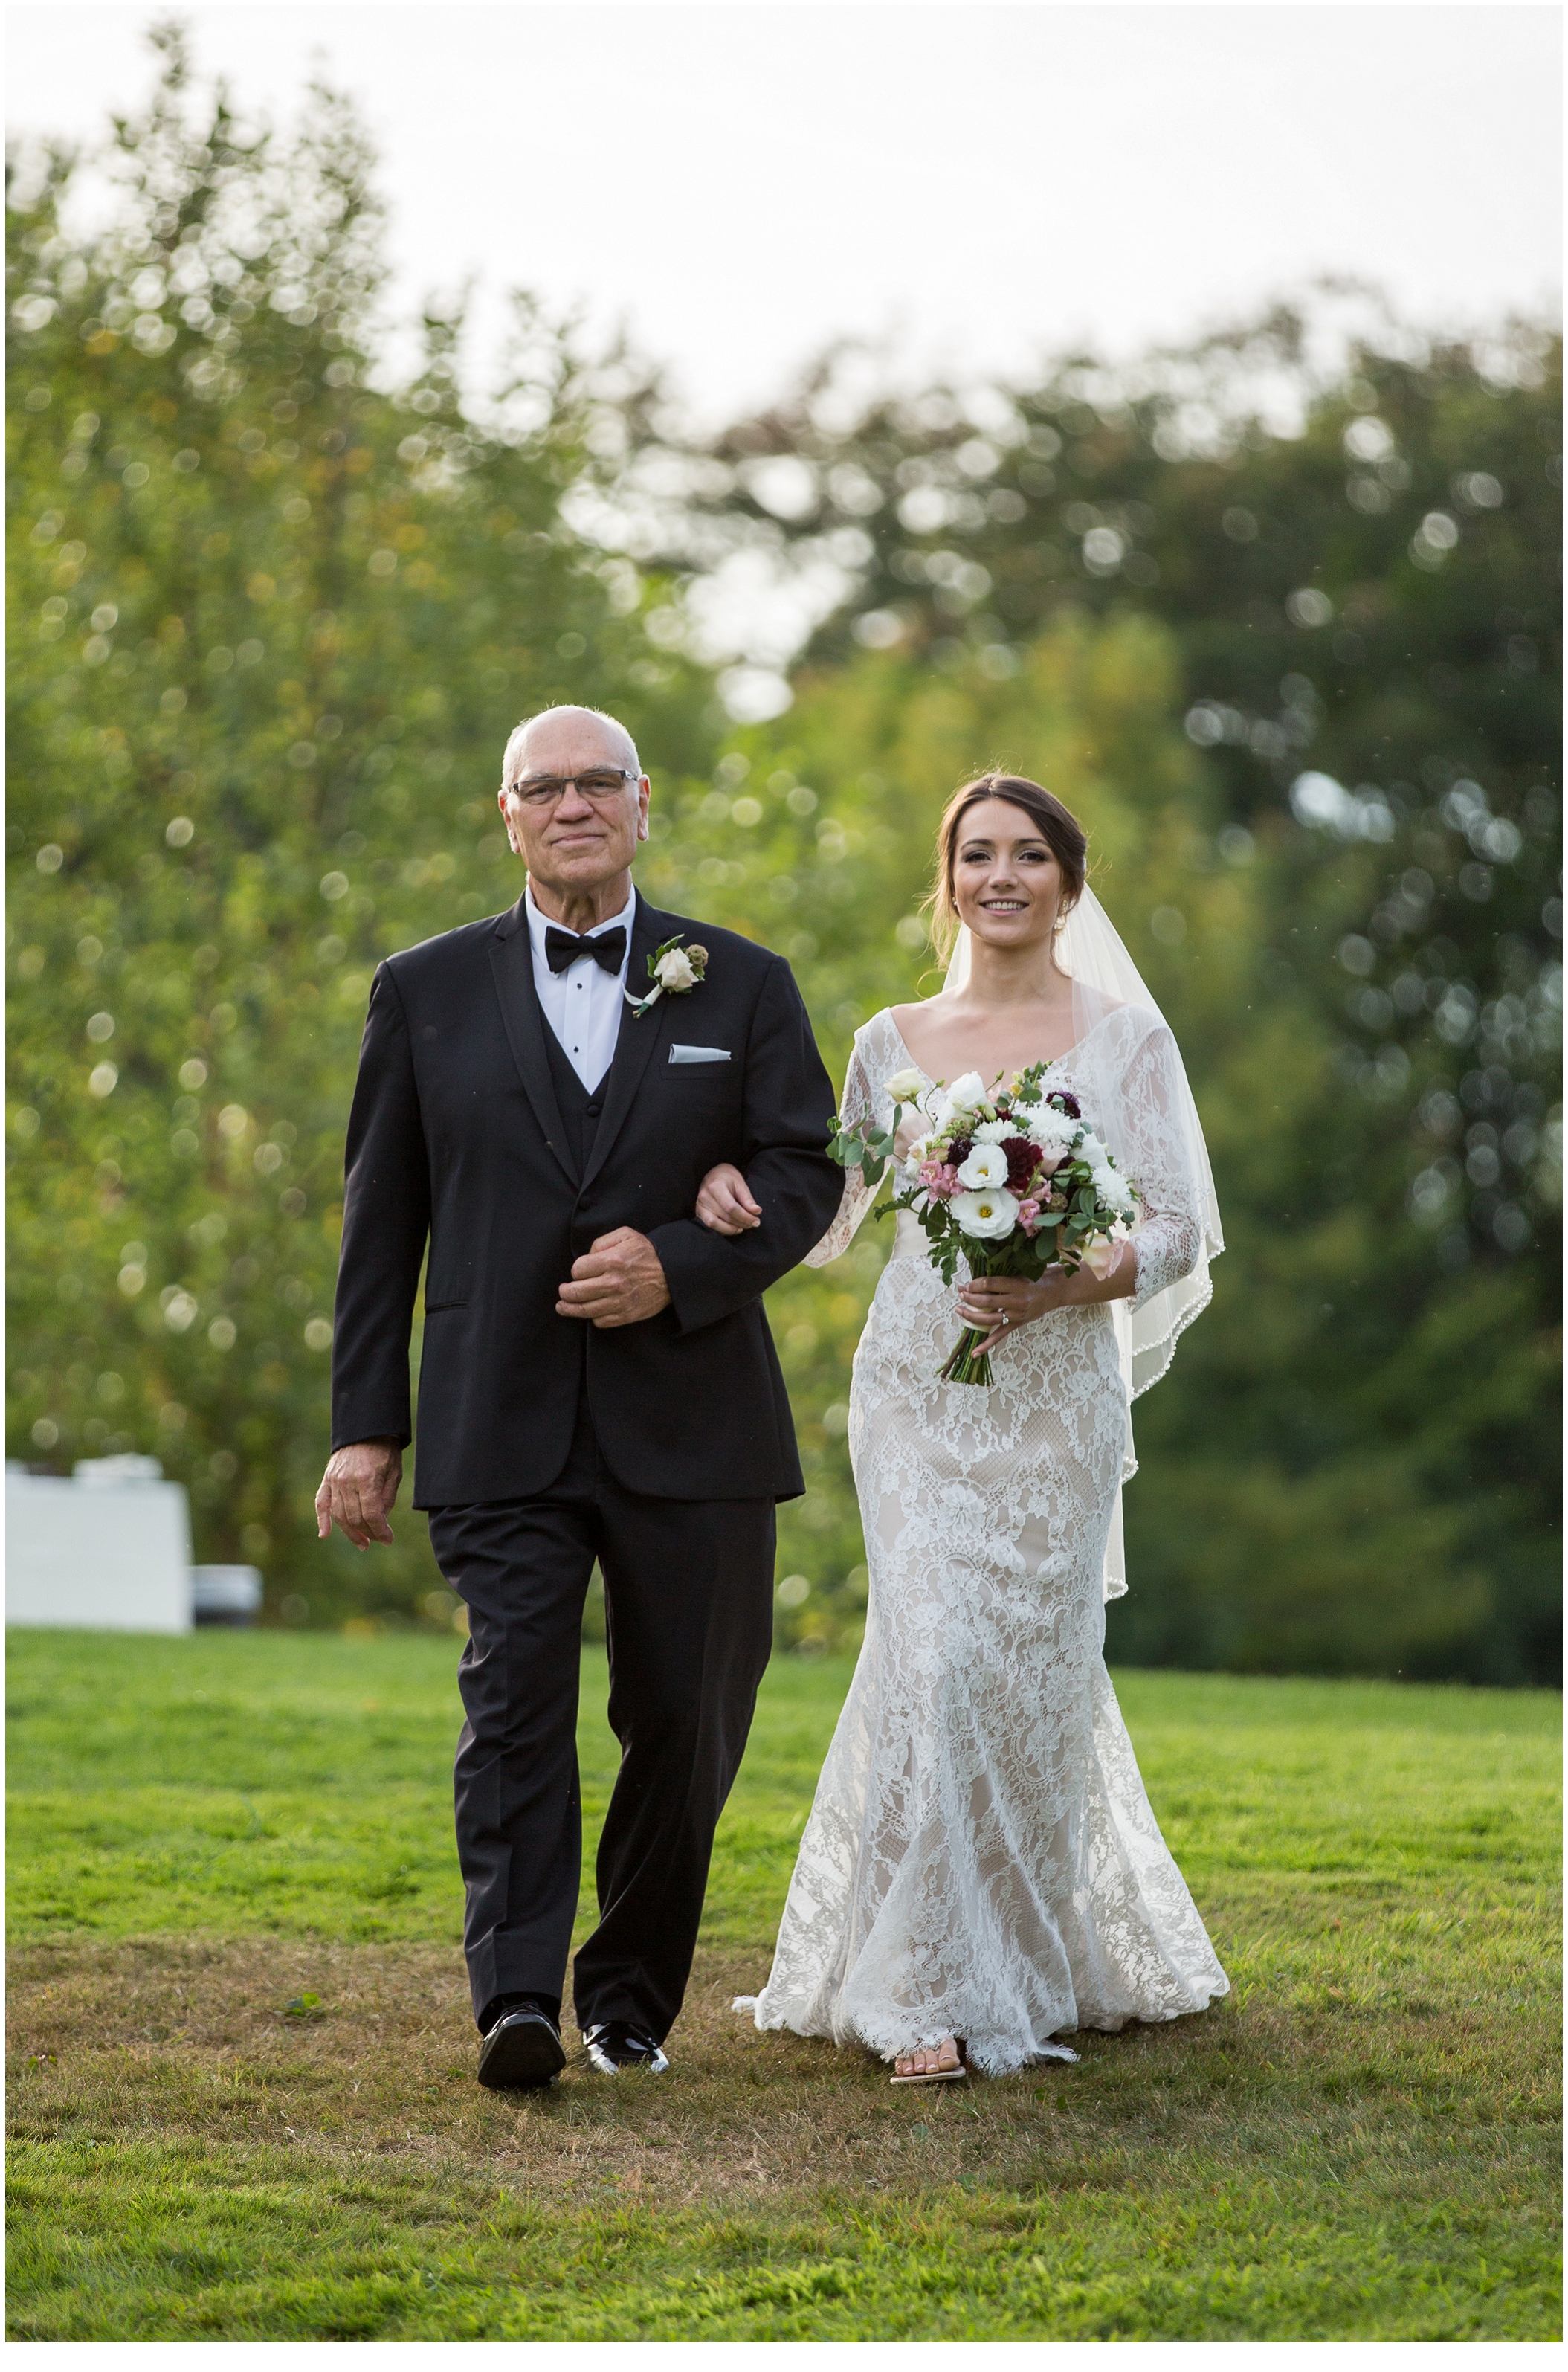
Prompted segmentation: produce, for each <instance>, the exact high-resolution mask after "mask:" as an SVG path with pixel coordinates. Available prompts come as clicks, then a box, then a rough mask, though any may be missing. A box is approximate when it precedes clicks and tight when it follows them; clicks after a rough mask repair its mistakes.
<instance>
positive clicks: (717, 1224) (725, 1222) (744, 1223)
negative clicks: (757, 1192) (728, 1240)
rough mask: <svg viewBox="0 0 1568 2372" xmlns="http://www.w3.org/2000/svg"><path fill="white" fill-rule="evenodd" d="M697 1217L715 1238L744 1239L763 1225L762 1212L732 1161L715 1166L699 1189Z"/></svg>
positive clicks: (717, 1163) (718, 1163)
mask: <svg viewBox="0 0 1568 2372" xmlns="http://www.w3.org/2000/svg"><path fill="white" fill-rule="evenodd" d="M697 1216H698V1217H699V1219H701V1221H702V1222H703V1227H711V1228H712V1229H713V1231H714V1235H715V1236H739V1235H744V1233H745V1232H746V1229H747V1228H748V1227H761V1224H762V1213H761V1207H760V1205H759V1204H757V1203H754V1202H753V1201H752V1199H751V1191H750V1189H749V1186H748V1185H747V1183H746V1180H745V1179H744V1178H743V1177H742V1176H741V1174H740V1172H739V1170H738V1169H737V1168H736V1167H735V1164H734V1163H733V1162H732V1161H720V1162H715V1164H714V1167H713V1169H710V1170H709V1172H708V1174H707V1176H706V1177H705V1178H704V1179H703V1182H702V1184H701V1185H700V1186H699V1187H698V1189H697Z"/></svg>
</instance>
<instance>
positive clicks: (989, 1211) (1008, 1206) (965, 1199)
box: [947, 1162, 1018, 1242]
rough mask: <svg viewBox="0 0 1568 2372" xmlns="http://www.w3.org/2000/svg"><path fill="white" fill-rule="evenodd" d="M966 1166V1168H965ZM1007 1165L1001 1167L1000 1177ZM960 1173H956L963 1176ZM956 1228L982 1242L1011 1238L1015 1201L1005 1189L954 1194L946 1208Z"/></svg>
mask: <svg viewBox="0 0 1568 2372" xmlns="http://www.w3.org/2000/svg"><path fill="white" fill-rule="evenodd" d="M968 1166H969V1165H968V1164H967V1163H966V1164H965V1168H966V1169H967V1168H968ZM1006 1168H1007V1165H1006V1163H1005V1162H1004V1163H1003V1165H1002V1169H1003V1174H1004V1175H1005V1174H1006ZM963 1174H964V1173H963V1170H962V1169H960V1170H959V1172H958V1175H959V1177H960V1178H961V1177H962V1176H963ZM947 1208H948V1210H949V1211H950V1212H951V1213H952V1215H953V1220H954V1224H955V1226H957V1227H958V1228H960V1229H961V1231H962V1232H963V1234H965V1235H966V1236H974V1237H976V1238H979V1239H980V1240H981V1242H984V1241H985V1240H987V1239H988V1238H990V1237H992V1236H1010V1235H1011V1234H1012V1232H1013V1227H1014V1224H1015V1222H1016V1219H1017V1216H1018V1198H1017V1196H1016V1194H1009V1193H1008V1192H1007V1189H1006V1188H1005V1186H987V1187H982V1188H981V1191H980V1192H978V1193H974V1194H955V1195H954V1197H953V1199H952V1201H951V1202H950V1203H948V1205H947Z"/></svg>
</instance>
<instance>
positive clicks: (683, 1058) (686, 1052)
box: [669, 1046, 729, 1063]
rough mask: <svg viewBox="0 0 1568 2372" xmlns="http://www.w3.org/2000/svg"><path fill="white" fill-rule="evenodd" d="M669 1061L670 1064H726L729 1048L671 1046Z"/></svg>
mask: <svg viewBox="0 0 1568 2372" xmlns="http://www.w3.org/2000/svg"><path fill="white" fill-rule="evenodd" d="M669 1059H670V1061H671V1062H672V1063H727V1062H728V1060H729V1048H728V1047H727V1046H672V1047H671V1048H670V1050H669Z"/></svg>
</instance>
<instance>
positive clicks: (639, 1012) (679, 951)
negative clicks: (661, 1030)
mask: <svg viewBox="0 0 1568 2372" xmlns="http://www.w3.org/2000/svg"><path fill="white" fill-rule="evenodd" d="M707 969H708V950H707V948H696V947H691V948H683V947H682V946H681V944H680V939H679V935H677V936H676V937H675V938H673V939H666V941H665V943H664V945H663V946H662V947H661V948H655V949H654V951H653V953H652V955H651V956H650V957H649V958H648V978H649V979H650V980H651V981H652V982H653V983H654V985H653V987H652V988H651V989H650V990H649V992H648V994H647V995H646V996H633V994H632V992H631V990H630V989H628V990H627V991H626V1002H627V1004H628V1005H629V1006H631V1008H632V1017H633V1020H635V1021H640V1020H641V1019H642V1017H643V1016H644V1014H645V1013H646V1011H647V1010H648V1007H649V1006H652V1005H656V1004H657V1003H658V1001H659V998H660V997H661V996H686V995H688V994H690V993H691V990H692V989H694V988H700V987H701V986H702V983H703V974H704V973H705V972H706V971H707Z"/></svg>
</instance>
